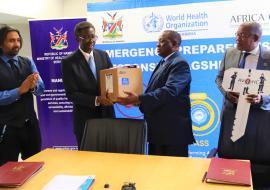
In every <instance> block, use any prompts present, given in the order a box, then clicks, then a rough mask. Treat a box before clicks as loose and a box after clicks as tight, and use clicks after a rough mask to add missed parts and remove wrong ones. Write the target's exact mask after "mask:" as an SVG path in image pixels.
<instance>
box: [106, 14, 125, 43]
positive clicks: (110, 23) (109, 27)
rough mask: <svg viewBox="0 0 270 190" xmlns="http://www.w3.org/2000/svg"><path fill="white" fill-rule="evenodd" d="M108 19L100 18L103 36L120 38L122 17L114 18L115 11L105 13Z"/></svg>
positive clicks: (121, 34)
mask: <svg viewBox="0 0 270 190" xmlns="http://www.w3.org/2000/svg"><path fill="white" fill-rule="evenodd" d="M107 14H108V16H109V19H108V20H106V19H105V18H102V20H103V24H102V30H103V37H104V38H121V37H122V36H123V20H122V17H119V18H116V14H117V12H116V13H114V14H113V15H111V14H110V13H107Z"/></svg>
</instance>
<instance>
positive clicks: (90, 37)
mask: <svg viewBox="0 0 270 190" xmlns="http://www.w3.org/2000/svg"><path fill="white" fill-rule="evenodd" d="M79 38H80V39H82V40H85V41H86V42H90V41H91V42H95V41H97V39H98V36H97V35H93V36H87V37H82V36H79Z"/></svg>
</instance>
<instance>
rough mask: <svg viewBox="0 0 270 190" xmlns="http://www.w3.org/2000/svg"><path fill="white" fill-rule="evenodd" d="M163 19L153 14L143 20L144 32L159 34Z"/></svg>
mask: <svg viewBox="0 0 270 190" xmlns="http://www.w3.org/2000/svg"><path fill="white" fill-rule="evenodd" d="M163 24H164V21H163V18H162V17H161V16H160V15H156V14H154V13H152V14H150V15H147V16H145V17H144V18H143V28H144V30H145V31H146V32H160V31H161V30H162V28H163Z"/></svg>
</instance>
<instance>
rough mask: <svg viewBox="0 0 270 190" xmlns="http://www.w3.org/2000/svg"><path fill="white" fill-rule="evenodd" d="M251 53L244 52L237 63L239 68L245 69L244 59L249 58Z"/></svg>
mask: <svg viewBox="0 0 270 190" xmlns="http://www.w3.org/2000/svg"><path fill="white" fill-rule="evenodd" d="M250 54H251V53H248V52H245V53H244V55H243V57H242V59H241V61H240V63H239V68H242V69H244V68H245V64H246V58H247V56H249V55H250Z"/></svg>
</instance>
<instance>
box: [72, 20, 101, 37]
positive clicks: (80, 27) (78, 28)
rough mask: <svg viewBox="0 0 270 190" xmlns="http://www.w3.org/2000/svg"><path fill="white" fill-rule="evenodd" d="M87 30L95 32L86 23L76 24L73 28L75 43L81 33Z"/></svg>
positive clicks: (90, 25) (90, 24)
mask: <svg viewBox="0 0 270 190" xmlns="http://www.w3.org/2000/svg"><path fill="white" fill-rule="evenodd" d="M88 28H93V29H94V30H96V29H95V27H94V25H93V24H92V23H90V22H88V21H82V22H79V23H78V24H76V26H75V28H74V33H75V37H76V40H77V41H79V37H80V36H81V34H82V31H83V30H85V29H88Z"/></svg>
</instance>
